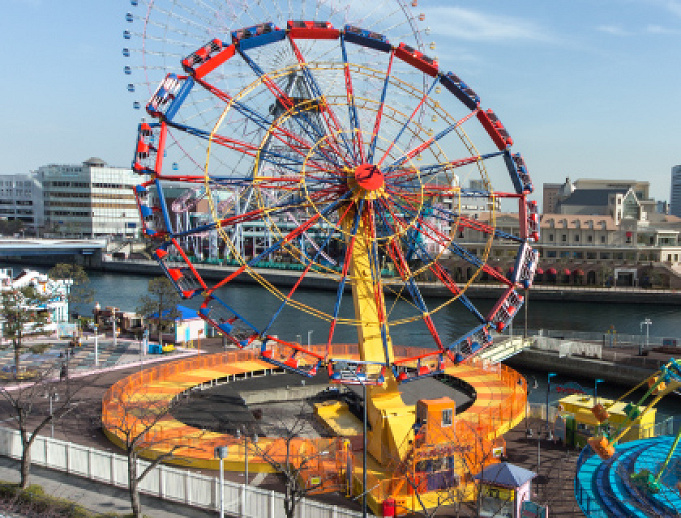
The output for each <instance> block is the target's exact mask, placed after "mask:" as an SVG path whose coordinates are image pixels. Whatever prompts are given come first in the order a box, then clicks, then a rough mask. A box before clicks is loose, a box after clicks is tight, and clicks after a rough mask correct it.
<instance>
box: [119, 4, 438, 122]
mask: <svg viewBox="0 0 681 518" xmlns="http://www.w3.org/2000/svg"><path fill="white" fill-rule="evenodd" d="M418 6H419V0H375V1H372V2H360V1H357V0H333V1H330V0H303V1H296V2H291V1H290V0H254V1H249V2H247V1H244V0H226V1H217V0H130V10H129V11H128V12H127V13H125V20H126V22H128V26H127V27H126V30H124V31H123V38H124V41H125V43H124V48H123V55H124V56H125V57H127V58H130V62H129V64H128V65H126V66H125V68H124V73H125V75H126V76H127V78H128V81H127V88H128V91H130V92H131V93H132V94H133V107H134V108H136V109H140V108H143V107H144V105H145V103H146V101H147V100H148V98H149V95H150V94H151V93H153V91H154V90H155V89H156V87H157V86H158V83H159V82H160V81H161V79H163V78H164V77H165V75H166V74H168V73H171V72H175V73H177V74H181V73H183V70H182V65H181V60H182V59H184V58H185V57H186V56H187V55H188V54H189V53H191V52H193V51H194V50H196V49H197V48H199V47H200V46H201V45H204V44H205V43H206V42H208V41H209V40H211V39H213V38H215V37H222V36H224V35H226V34H228V33H229V32H230V31H231V30H234V28H235V27H247V26H252V25H255V24H258V23H262V22H266V21H281V20H326V21H329V22H330V23H332V24H333V25H334V26H336V27H342V26H344V25H346V24H351V25H355V26H358V27H363V28H365V29H369V30H372V31H374V32H377V33H381V34H385V35H386V36H388V37H390V38H392V39H394V40H396V41H402V42H404V43H406V44H407V45H409V46H411V47H413V48H415V49H418V50H420V51H425V48H426V47H428V49H429V50H430V51H433V50H435V43H434V42H427V41H426V40H427V38H428V35H429V33H430V29H429V28H428V27H426V26H425V14H424V13H422V12H419V7H418ZM303 50H305V51H310V50H311V49H308V48H305V49H303ZM268 53H269V52H268ZM313 55H314V54H312V53H310V52H308V53H306V56H308V58H309V59H311V58H312V57H313ZM254 57H259V56H254ZM270 59H271V60H272V62H276V63H277V64H278V66H279V67H281V66H286V65H290V64H292V63H293V61H292V57H291V56H281V55H276V54H273V55H270ZM282 59H283V61H282ZM240 68H241V70H239V68H237V67H236V66H235V67H233V70H231V71H230V76H229V81H230V82H229V83H228V84H229V86H230V87H232V88H233V89H234V88H236V90H237V91H238V90H240V89H241V87H243V86H244V83H243V81H244V80H245V79H247V78H248V77H250V75H249V72H248V70H246V69H245V68H244V67H240ZM227 79H228V78H226V77H222V78H219V80H220V81H226V80H227ZM217 80H218V79H216V81H217Z"/></svg>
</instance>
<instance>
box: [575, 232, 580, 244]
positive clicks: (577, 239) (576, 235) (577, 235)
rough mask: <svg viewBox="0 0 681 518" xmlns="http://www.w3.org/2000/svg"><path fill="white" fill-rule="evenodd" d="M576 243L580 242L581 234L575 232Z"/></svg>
mask: <svg viewBox="0 0 681 518" xmlns="http://www.w3.org/2000/svg"><path fill="white" fill-rule="evenodd" d="M575 243H579V234H575Z"/></svg>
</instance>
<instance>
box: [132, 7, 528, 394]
mask: <svg viewBox="0 0 681 518" xmlns="http://www.w3.org/2000/svg"><path fill="white" fill-rule="evenodd" d="M221 38H223V39H221ZM180 62H181V65H182V67H183V69H184V70H183V72H182V73H179V74H178V73H174V72H171V73H169V74H167V76H166V77H165V78H164V79H163V80H162V81H161V84H160V86H159V87H158V88H157V89H156V90H155V91H154V93H153V94H152V96H151V100H150V101H149V102H148V103H147V105H146V111H147V113H148V114H149V115H150V116H151V117H152V118H153V119H154V121H153V122H142V123H141V124H140V125H139V129H138V136H137V143H136V147H135V156H134V160H133V169H134V171H136V172H137V173H139V174H140V175H141V176H142V177H143V181H142V182H141V183H140V185H138V186H137V187H136V196H137V202H138V206H139V208H140V214H141V219H142V225H143V232H144V234H145V236H147V237H148V238H150V239H151V240H152V241H153V242H154V243H155V244H156V251H155V256H156V259H157V260H158V262H159V264H160V266H161V268H162V269H163V271H164V272H165V273H166V274H167V276H168V277H169V279H170V280H171V281H172V282H173V283H174V284H175V286H176V287H177V289H178V291H179V293H180V294H181V295H182V296H183V297H184V298H199V299H201V307H200V311H199V314H200V315H201V317H202V318H203V319H204V320H205V321H206V322H207V323H208V324H210V325H211V326H212V327H213V328H214V329H215V330H216V331H217V332H218V333H220V334H222V335H223V336H225V337H227V338H228V339H229V340H231V341H232V342H233V343H234V344H235V345H237V346H238V347H259V350H260V355H261V358H262V359H263V360H265V361H267V362H270V363H272V364H275V365H278V366H280V367H283V368H284V369H287V370H290V371H293V372H296V373H298V374H301V375H303V376H313V375H315V374H316V372H317V371H318V369H319V368H320V367H322V366H326V367H327V368H328V371H329V375H330V378H331V379H332V380H333V381H338V382H341V383H349V384H353V383H354V384H360V383H361V384H369V385H380V386H386V384H387V386H394V385H395V384H396V383H399V382H407V381H411V380H414V379H418V378H420V377H424V376H430V375H435V374H438V373H440V372H442V369H443V368H444V364H445V362H446V361H451V362H454V363H460V362H463V361H466V360H467V359H468V358H471V357H472V356H474V355H476V354H477V353H479V352H480V351H481V350H483V349H484V348H486V347H488V346H490V345H491V344H492V340H493V335H494V334H495V333H499V332H501V331H503V330H504V328H505V327H506V326H507V325H508V324H509V322H510V321H511V319H512V318H513V316H514V315H515V314H516V313H517V311H518V309H519V308H520V306H521V305H522V303H523V296H522V294H521V291H522V290H526V289H528V288H529V287H530V286H531V284H532V281H533V277H534V272H535V269H536V265H537V260H538V254H537V252H536V251H535V250H533V248H532V243H533V242H534V241H536V240H537V239H538V232H539V222H538V215H537V206H536V203H535V202H533V201H531V200H529V199H528V195H529V194H530V193H531V192H532V190H533V187H532V183H531V180H530V177H529V174H528V172H527V168H526V165H525V162H524V160H523V158H522V156H521V155H520V154H519V153H513V152H512V151H511V149H510V148H511V146H512V143H513V142H512V139H511V137H510V136H509V134H508V132H507V131H506V129H505V128H504V126H503V124H502V123H501V122H500V121H499V119H498V118H497V117H496V115H495V114H494V112H493V111H492V110H489V109H484V108H482V107H481V104H480V99H479V97H478V96H477V94H476V93H475V92H474V91H473V90H472V89H471V88H470V87H469V86H468V85H467V84H466V83H465V82H463V81H462V80H461V79H460V78H459V77H458V76H457V75H456V74H454V73H452V72H443V71H441V70H440V68H439V64H438V61H437V60H436V59H433V58H430V57H428V56H427V55H425V54H423V53H422V52H421V51H419V50H417V49H415V48H413V47H411V46H409V45H407V44H405V43H392V42H390V41H389V40H388V38H387V37H386V36H385V35H382V34H380V33H377V32H375V31H373V30H367V29H365V28H362V27H357V26H354V25H350V24H346V25H343V26H342V28H338V27H335V26H334V25H333V24H332V23H331V22H328V21H323V22H320V21H304V20H303V21H299V20H288V21H284V22H282V26H281V27H280V26H278V25H276V24H275V23H274V22H265V23H258V24H255V25H249V26H246V27H239V26H236V27H234V26H233V27H231V28H230V30H229V31H225V32H223V33H221V34H218V35H214V36H212V37H211V38H210V39H209V40H208V43H206V42H203V43H202V44H201V45H199V46H198V47H197V48H195V49H193V50H192V51H191V52H189V53H188V54H186V55H185V56H181V57H180ZM233 66H235V67H236V69H237V70H238V71H239V72H238V74H242V73H243V69H246V70H248V71H249V72H248V73H249V74H250V75H249V76H248V77H246V76H245V75H244V76H241V75H240V76H238V77H239V82H240V83H242V84H243V86H242V87H241V88H240V89H239V90H231V89H229V88H228V83H227V85H226V84H223V79H225V78H231V77H232V76H231V74H230V69H231V68H232V67H233ZM424 78H425V81H426V87H425V88H424V87H423V82H424ZM192 99H194V101H191V100H192ZM196 99H207V100H208V99H210V102H209V101H206V102H205V106H206V110H205V111H204V112H203V113H201V114H200V115H197V114H196V113H195V108H196V107H197V106H201V105H202V103H201V102H200V101H197V100H196ZM185 108H188V109H189V112H190V113H189V114H188V115H187V116H183V112H184V111H185ZM171 132H172V133H173V135H177V137H176V140H177V142H181V143H182V146H183V147H182V149H181V152H178V149H177V148H176V147H173V146H170V145H169V135H170V133H171ZM474 141H475V142H477V144H476V145H474V144H473V142H474ZM188 150H191V151H190V152H187V151H188ZM180 155H182V156H184V157H187V156H189V157H192V158H193V159H194V160H196V162H197V163H196V171H190V172H188V173H184V172H178V171H176V170H175V167H174V164H175V160H179V159H180ZM198 157H201V158H202V161H201V162H199V161H198ZM169 162H170V164H173V165H169ZM493 183H494V188H493V187H492V184H493ZM178 185H179V186H184V188H185V190H184V191H182V189H181V188H180V190H179V191H178ZM178 192H184V193H187V192H189V193H191V194H173V193H178ZM199 198H201V199H200V200H199ZM178 200H179V201H178ZM473 201H474V202H475V203H476V204H478V205H479V204H480V203H482V206H483V207H484V210H483V211H482V212H475V213H469V212H467V209H466V207H467V206H469V205H470V204H471V203H472V202H473ZM201 203H203V206H204V212H203V214H204V215H205V214H209V215H210V217H209V218H208V219H206V218H205V217H204V218H203V219H196V220H191V219H187V220H186V221H185V223H184V224H183V225H181V226H179V225H178V224H177V222H176V221H174V219H173V214H172V211H170V210H169V208H168V207H169V205H170V206H173V207H175V208H176V209H179V208H185V207H192V208H196V207H198V206H199V205H200V204H201ZM503 204H506V205H509V204H510V206H512V207H513V208H514V209H513V210H514V213H515V214H516V217H517V218H518V220H519V228H520V232H519V234H518V235H515V234H511V233H506V232H503V231H501V230H499V229H498V228H497V227H496V225H495V221H496V216H497V213H498V212H499V210H500V207H501V206H502V205H503ZM239 232H241V236H242V237H244V236H247V238H246V239H241V240H236V239H235V235H237V234H238V233H239ZM198 234H201V235H205V234H210V235H212V236H214V243H215V247H216V248H217V250H218V253H219V257H220V258H222V259H230V260H231V261H233V263H234V264H235V266H234V268H232V269H231V270H226V273H225V276H224V278H223V279H222V280H220V281H219V282H217V283H210V282H208V281H207V280H206V279H204V278H203V277H202V276H201V275H200V274H199V271H198V270H197V268H196V264H195V261H196V259H195V256H194V254H191V253H189V251H188V250H187V249H186V241H185V238H189V237H191V236H193V235H198ZM244 243H245V246H244ZM497 244H502V245H503V246H504V247H506V249H507V250H512V253H513V255H514V258H515V267H514V269H513V273H512V274H511V275H504V274H503V273H501V272H499V271H498V269H496V268H493V267H492V266H491V265H489V264H488V261H487V259H488V257H489V253H490V249H491V247H492V246H493V245H495V246H496V245H497ZM452 258H455V259H457V260H462V261H464V262H465V263H466V264H467V265H468V266H469V268H470V269H471V270H472V275H471V276H470V279H468V280H467V281H466V282H464V283H461V282H459V283H457V282H455V280H454V278H453V277H452V274H451V273H450V272H449V271H448V269H447V268H446V267H445V266H444V263H445V261H446V260H449V259H452ZM178 261H179V263H178ZM272 264H276V265H277V266H279V267H285V268H286V269H287V270H289V275H291V276H293V277H292V279H293V281H292V282H291V283H290V287H288V288H285V289H284V288H281V287H278V286H275V285H274V284H272V283H271V282H270V281H269V280H268V279H267V276H266V275H265V274H264V273H263V270H262V269H261V267H263V266H271V265H272ZM245 275H249V276H251V277H252V278H254V279H256V280H257V281H258V282H259V283H260V284H261V285H262V286H263V287H264V288H265V289H266V290H267V291H268V292H270V293H271V294H272V295H273V296H274V297H276V299H278V301H279V308H278V309H277V310H276V311H274V312H273V314H271V315H266V316H264V315H246V314H243V313H242V312H241V311H240V308H238V307H234V305H232V304H230V303H229V302H228V301H227V300H226V298H225V297H224V296H223V295H221V293H224V290H225V289H229V287H230V286H231V285H232V284H231V283H234V282H237V281H238V280H239V278H240V277H241V276H245ZM483 275H485V276H486V277H488V278H489V279H490V280H491V281H492V282H494V283H495V284H496V285H498V286H499V287H500V288H502V289H501V290H499V292H500V296H499V299H498V300H497V302H496V303H495V304H494V306H493V307H492V308H491V309H490V310H486V311H484V310H482V309H480V308H479V307H478V306H477V305H476V304H475V303H474V302H473V300H471V299H470V298H469V297H468V296H467V294H466V291H467V289H468V287H469V286H470V284H471V283H472V282H473V281H475V280H476V279H479V278H480V277H481V276H483ZM311 279H325V280H327V281H328V280H331V281H333V282H334V283H335V286H336V287H337V288H336V292H335V294H336V295H335V297H333V300H329V302H328V304H327V305H326V306H325V305H324V304H323V303H320V304H318V305H315V306H311V305H308V304H306V303H305V301H304V298H302V297H301V296H300V292H301V290H300V287H301V286H304V285H305V283H306V282H310V280H311ZM423 280H428V281H429V282H431V283H432V284H434V285H438V286H440V287H441V288H443V289H444V291H445V292H446V296H445V297H443V298H438V299H435V302H429V301H427V300H426V298H425V297H424V296H423V295H422V286H423V284H422V283H421V281H423ZM346 289H348V290H351V291H352V295H351V296H350V295H347V294H346ZM453 305H460V306H461V307H463V308H465V310H466V311H467V314H468V315H469V321H470V329H469V330H468V331H467V332H466V333H464V334H463V335H462V336H458V337H455V338H454V339H450V338H448V337H445V336H444V335H442V334H441V333H440V332H439V331H438V329H437V326H436V324H435V322H434V318H433V317H434V316H435V315H437V314H438V313H439V312H441V311H445V310H447V308H450V307H451V306H453ZM290 308H294V309H296V310H300V311H304V312H306V313H309V314H310V315H313V316H315V317H317V318H319V319H321V320H322V321H325V322H327V323H328V333H327V334H326V336H325V337H324V344H325V346H326V347H322V348H321V349H320V348H314V347H309V346H308V347H306V346H304V345H303V344H301V343H298V342H295V341H292V340H290V337H285V336H278V335H276V334H274V333H272V329H273V326H274V325H275V323H276V322H277V319H279V318H281V314H282V311H283V310H284V309H290ZM406 324H410V325H414V326H421V327H422V328H423V329H425V330H427V333H428V335H429V336H430V337H431V342H432V352H431V353H427V354H423V355H420V356H419V357H415V358H396V355H395V354H394V348H393V343H392V340H391V334H390V330H391V329H392V328H394V327H395V326H400V325H406ZM339 326H352V327H355V328H356V329H357V334H358V343H359V358H358V359H348V358H332V357H330V354H329V351H330V350H331V345H332V343H333V341H334V335H335V333H336V331H337V329H338V328H339Z"/></svg>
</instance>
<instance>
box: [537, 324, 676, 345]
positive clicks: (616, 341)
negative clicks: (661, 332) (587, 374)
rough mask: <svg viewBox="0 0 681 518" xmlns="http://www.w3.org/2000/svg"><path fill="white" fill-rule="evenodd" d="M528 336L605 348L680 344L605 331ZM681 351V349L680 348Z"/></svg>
mask: <svg viewBox="0 0 681 518" xmlns="http://www.w3.org/2000/svg"><path fill="white" fill-rule="evenodd" d="M528 336H542V337H549V338H556V339H558V340H571V341H575V342H593V343H598V344H601V345H602V346H603V347H604V348H610V347H639V346H642V345H644V344H645V343H646V340H647V343H648V346H647V347H646V348H647V349H651V348H653V347H660V346H663V345H667V346H669V345H673V344H678V342H679V340H680V339H678V338H671V337H661V336H650V337H648V338H647V339H646V336H645V335H643V334H633V335H632V334H626V333H618V332H616V331H615V332H610V331H605V332H603V333H597V332H591V331H570V330H560V329H537V330H531V331H528ZM679 349H680V350H681V347H679Z"/></svg>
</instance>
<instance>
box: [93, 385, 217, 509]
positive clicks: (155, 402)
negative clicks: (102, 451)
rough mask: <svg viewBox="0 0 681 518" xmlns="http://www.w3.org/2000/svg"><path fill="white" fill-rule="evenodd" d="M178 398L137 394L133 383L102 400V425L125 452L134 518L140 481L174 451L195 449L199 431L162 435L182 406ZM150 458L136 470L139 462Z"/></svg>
mask: <svg viewBox="0 0 681 518" xmlns="http://www.w3.org/2000/svg"><path fill="white" fill-rule="evenodd" d="M183 401H184V399H183V397H182V396H177V397H174V398H172V399H169V398H167V397H163V396H162V395H161V396H160V397H159V395H158V394H154V393H148V392H140V387H139V386H137V384H135V383H127V384H123V385H120V386H119V385H118V384H117V385H114V386H113V387H111V389H110V390H109V392H107V395H106V396H105V397H104V401H103V404H102V422H103V425H104V427H105V428H106V429H107V431H108V435H109V437H112V436H113V438H114V442H116V443H118V444H119V446H121V447H122V448H123V449H124V450H125V454H126V457H127V461H128V490H129V493H130V505H131V507H132V514H133V516H135V517H139V516H142V504H141V501H140V496H139V487H140V484H141V483H142V481H143V480H144V478H145V477H146V476H147V475H148V474H149V473H150V472H151V471H152V470H153V469H154V468H155V467H156V466H158V465H159V464H160V463H161V462H163V461H165V460H168V459H170V458H172V457H173V456H175V455H176V453H177V452H178V450H180V449H181V450H189V449H193V448H198V447H199V445H198V442H199V441H200V440H201V437H202V434H203V432H202V431H199V430H197V433H196V435H195V436H191V437H187V436H185V437H183V438H181V439H180V438H174V439H172V440H171V439H170V438H169V437H167V436H166V435H164V433H163V430H162V428H161V425H162V422H163V421H164V420H165V419H169V418H170V414H171V413H172V411H173V410H174V409H175V408H177V407H178V406H179V405H181V404H182V403H183ZM140 457H146V458H149V459H152V460H150V461H149V463H148V465H147V466H146V467H145V468H144V469H142V470H141V471H140V466H139V459H140Z"/></svg>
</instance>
